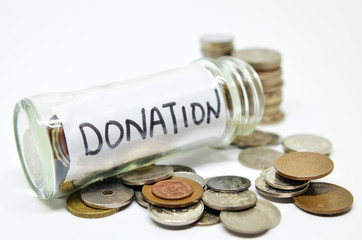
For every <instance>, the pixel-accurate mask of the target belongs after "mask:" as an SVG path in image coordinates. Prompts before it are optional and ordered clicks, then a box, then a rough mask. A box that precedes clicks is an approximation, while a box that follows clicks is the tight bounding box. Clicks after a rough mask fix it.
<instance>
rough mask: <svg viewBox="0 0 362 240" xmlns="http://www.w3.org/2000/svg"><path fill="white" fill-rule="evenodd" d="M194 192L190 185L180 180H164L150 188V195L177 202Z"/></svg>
mask: <svg viewBox="0 0 362 240" xmlns="http://www.w3.org/2000/svg"><path fill="white" fill-rule="evenodd" d="M193 192H194V189H193V188H192V186H191V184H189V183H187V182H185V181H180V180H164V181H160V182H157V183H155V184H154V185H153V187H152V193H153V194H154V195H155V196H157V197H159V198H162V199H167V200H178V199H183V198H186V197H189V196H190V195H191V194H192V193H193Z"/></svg>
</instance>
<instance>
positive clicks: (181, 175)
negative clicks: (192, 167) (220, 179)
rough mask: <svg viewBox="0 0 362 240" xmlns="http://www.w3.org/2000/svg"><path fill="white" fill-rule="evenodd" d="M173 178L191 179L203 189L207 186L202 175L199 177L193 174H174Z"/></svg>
mask: <svg viewBox="0 0 362 240" xmlns="http://www.w3.org/2000/svg"><path fill="white" fill-rule="evenodd" d="M173 176H174V177H183V178H188V179H191V180H193V181H195V182H197V183H198V184H200V185H201V186H202V187H204V186H205V184H206V181H205V179H204V178H203V177H201V176H200V175H197V174H195V173H191V172H175V173H173Z"/></svg>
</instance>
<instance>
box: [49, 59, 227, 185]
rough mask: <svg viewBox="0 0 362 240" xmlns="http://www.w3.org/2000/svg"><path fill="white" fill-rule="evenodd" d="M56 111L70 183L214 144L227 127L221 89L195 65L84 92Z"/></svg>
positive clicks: (206, 72) (208, 74)
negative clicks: (150, 158)
mask: <svg viewBox="0 0 362 240" xmlns="http://www.w3.org/2000/svg"><path fill="white" fill-rule="evenodd" d="M54 111H55V113H56V114H57V116H58V117H59V119H60V120H61V121H62V122H63V127H64V133H65V137H66V141H67V145H68V151H69V156H70V159H71V163H70V168H69V171H68V176H67V178H71V179H76V178H79V177H81V176H82V175H84V174H86V173H89V172H92V171H102V170H108V169H111V168H113V167H116V166H119V165H121V164H124V163H127V162H129V161H132V160H135V159H140V158H144V157H147V156H152V155H159V154H160V153H161V154H162V153H164V154H167V153H169V152H170V151H171V152H172V151H174V150H177V149H179V150H182V149H183V148H185V149H186V148H190V146H192V145H195V146H197V145H200V143H204V142H205V141H209V142H212V141H215V140H216V139H217V138H219V137H220V136H221V135H222V134H223V132H224V130H225V126H226V116H225V103H224V98H223V96H222V93H221V90H220V89H219V86H218V84H217V83H216V81H215V80H214V77H213V76H212V75H211V74H210V73H209V72H208V71H206V70H205V69H204V68H202V67H200V66H197V65H196V66H191V67H189V68H186V69H181V70H174V71H172V72H166V73H162V74H157V75H155V76H154V77H152V76H151V77H148V78H145V79H136V80H127V81H123V82H120V83H117V84H111V85H106V86H104V87H99V88H96V89H95V90H88V91H85V92H83V93H80V94H79V97H77V99H75V100H74V101H72V102H68V103H65V104H63V105H62V106H59V107H57V108H56V109H54Z"/></svg>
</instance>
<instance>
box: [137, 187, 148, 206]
mask: <svg viewBox="0 0 362 240" xmlns="http://www.w3.org/2000/svg"><path fill="white" fill-rule="evenodd" d="M134 196H135V200H136V202H137V203H138V204H139V205H141V206H142V207H145V208H148V206H149V205H150V204H149V203H148V202H147V201H146V200H145V199H144V198H143V195H142V192H141V191H135V192H134Z"/></svg>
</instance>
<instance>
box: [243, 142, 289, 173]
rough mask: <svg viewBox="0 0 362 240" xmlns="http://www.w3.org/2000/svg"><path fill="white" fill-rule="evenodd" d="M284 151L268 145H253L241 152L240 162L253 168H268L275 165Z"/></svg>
mask: <svg viewBox="0 0 362 240" xmlns="http://www.w3.org/2000/svg"><path fill="white" fill-rule="evenodd" d="M282 155H283V153H281V152H278V151H276V150H273V149H271V148H267V147H252V148H246V149H243V150H242V151H241V152H240V154H239V162H240V163H241V164H243V165H244V166H246V167H249V168H253V169H260V170H262V169H266V168H269V167H272V166H274V162H275V160H277V159H278V158H279V157H280V156H282Z"/></svg>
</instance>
